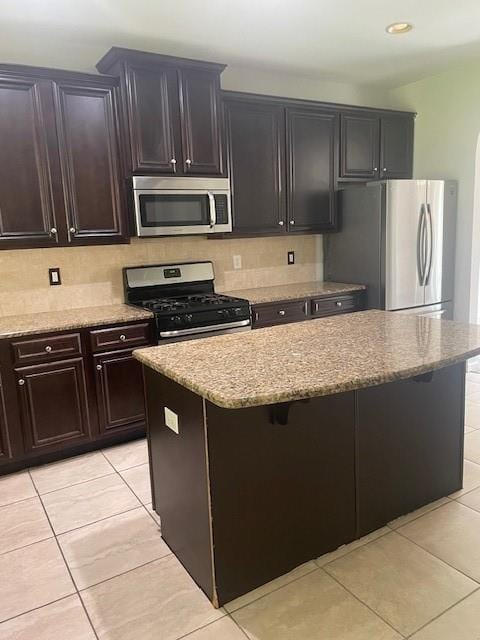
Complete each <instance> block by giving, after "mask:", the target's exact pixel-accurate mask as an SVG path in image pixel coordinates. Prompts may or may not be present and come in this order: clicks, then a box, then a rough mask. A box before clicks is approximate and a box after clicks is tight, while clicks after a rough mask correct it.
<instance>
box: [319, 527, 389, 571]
mask: <svg viewBox="0 0 480 640" xmlns="http://www.w3.org/2000/svg"><path fill="white" fill-rule="evenodd" d="M385 526H387V527H388V525H385ZM392 531H393V529H390V531H384V532H383V533H382V534H380V535H379V536H377V537H376V538H373V540H368V542H364V543H363V544H359V545H357V546H356V547H354V548H353V549H350V550H349V551H346V552H345V553H344V554H342V555H341V556H338V558H333V559H332V560H329V561H328V562H325V564H318V563H317V560H319V559H320V558H322V557H323V556H319V557H318V558H315V560H314V561H313V562H315V564H316V565H317V567H318V568H319V569H323V568H324V567H328V565H329V564H332V562H335V561H336V560H340V558H345V556H349V555H350V554H351V553H353V552H354V551H356V550H357V549H363V547H368V545H369V544H372V542H376V541H377V540H380V538H383V536H388V535H389V534H390V533H392ZM372 533H374V532H373V531H372ZM367 535H371V534H367ZM359 540H361V538H359ZM354 542H355V540H352V542H349V543H348V544H353V543H354ZM341 548H342V547H339V548H338V549H341ZM338 549H335V550H334V551H330V553H335V552H336V551H338Z"/></svg>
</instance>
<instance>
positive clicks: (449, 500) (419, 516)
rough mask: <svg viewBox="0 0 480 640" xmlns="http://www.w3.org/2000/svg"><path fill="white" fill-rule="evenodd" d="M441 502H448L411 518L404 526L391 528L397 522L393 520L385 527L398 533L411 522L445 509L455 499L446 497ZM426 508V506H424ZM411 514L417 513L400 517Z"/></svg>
mask: <svg viewBox="0 0 480 640" xmlns="http://www.w3.org/2000/svg"><path fill="white" fill-rule="evenodd" d="M439 500H447V502H442V504H438V505H437V506H436V507H433V509H428V511H424V512H423V513H420V514H418V515H417V516H415V517H414V518H411V519H410V520H407V521H406V522H404V523H403V524H399V525H398V527H395V528H393V527H392V526H391V525H392V523H394V522H395V520H391V521H390V522H389V523H387V524H386V525H385V526H386V527H388V528H389V529H391V530H392V531H397V530H398V529H400V528H401V527H405V526H407V524H410V523H411V522H415V521H416V520H418V519H419V518H423V516H426V515H428V514H429V513H433V512H434V511H437V509H441V508H442V507H445V506H446V505H447V504H448V503H449V502H455V498H450V497H449V496H444V497H443V498H439ZM430 504H432V503H430ZM424 506H426V505H424ZM422 508H423V507H420V509H422ZM411 513H415V511H411V512H410V514H408V513H406V514H405V515H404V516H399V518H405V517H406V516H408V515H411Z"/></svg>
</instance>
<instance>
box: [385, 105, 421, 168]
mask: <svg viewBox="0 0 480 640" xmlns="http://www.w3.org/2000/svg"><path fill="white" fill-rule="evenodd" d="M380 140H381V152H380V167H381V177H382V178H411V177H412V175H413V118H412V117H405V116H396V115H391V116H383V117H382V118H381V121H380Z"/></svg>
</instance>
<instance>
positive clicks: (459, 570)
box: [394, 509, 480, 593]
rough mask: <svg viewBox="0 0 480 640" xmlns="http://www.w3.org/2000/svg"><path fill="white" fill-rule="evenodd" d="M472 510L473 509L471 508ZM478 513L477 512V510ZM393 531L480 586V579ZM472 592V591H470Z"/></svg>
mask: <svg viewBox="0 0 480 640" xmlns="http://www.w3.org/2000/svg"><path fill="white" fill-rule="evenodd" d="M472 511H473V509H472ZM477 513H478V512H477ZM394 533H398V535H399V536H401V537H402V538H403V539H404V540H408V541H409V542H411V543H412V544H414V545H416V546H417V547H418V548H419V549H422V551H425V553H428V554H429V555H431V556H432V557H433V558H435V559H436V560H439V561H440V562H443V564H445V565H446V566H447V567H450V569H453V570H454V571H457V572H458V573H460V574H461V575H462V576H464V578H468V580H471V581H472V582H474V583H475V584H478V586H479V587H480V581H479V580H476V579H475V578H472V576H469V575H468V574H466V573H465V572H464V571H462V570H461V569H458V568H457V567H454V566H453V565H452V564H450V563H449V562H447V561H446V560H444V559H443V558H440V556H437V555H436V554H435V553H432V552H431V551H430V550H429V549H426V548H425V547H422V545H421V544H418V542H415V540H411V539H410V538H409V537H408V536H406V535H405V534H403V533H400V532H399V531H394ZM472 593H473V591H472Z"/></svg>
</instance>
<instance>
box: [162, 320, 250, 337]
mask: <svg viewBox="0 0 480 640" xmlns="http://www.w3.org/2000/svg"><path fill="white" fill-rule="evenodd" d="M248 326H250V320H237V321H236V322H223V323H222V324H211V325H210V326H206V327H193V328H191V329H174V330H172V331H160V332H159V335H160V337H161V338H175V337H176V336H189V335H195V334H197V333H207V332H210V331H219V330H221V329H237V328H240V327H248Z"/></svg>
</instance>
